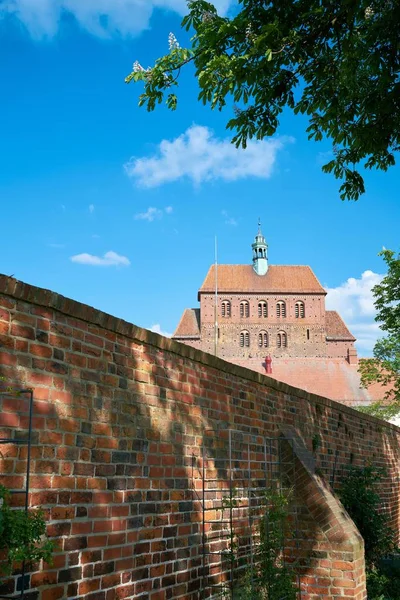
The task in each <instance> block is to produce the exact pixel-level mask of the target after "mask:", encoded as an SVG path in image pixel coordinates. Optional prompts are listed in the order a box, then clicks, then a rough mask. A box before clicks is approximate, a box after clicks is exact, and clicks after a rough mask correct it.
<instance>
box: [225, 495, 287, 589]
mask: <svg viewBox="0 0 400 600" xmlns="http://www.w3.org/2000/svg"><path fill="white" fill-rule="evenodd" d="M235 493H236V490H235ZM289 501H290V492H288V493H283V492H280V491H276V490H268V491H264V493H263V498H262V515H261V519H260V522H259V525H258V527H257V536H256V538H257V542H256V543H255V544H254V550H253V561H252V565H251V564H246V565H244V568H243V570H241V572H242V573H244V575H242V576H240V577H239V580H238V581H235V582H234V586H233V594H232V595H231V596H230V597H232V598H234V600H282V598H284V599H285V600H296V598H297V594H298V587H297V585H296V584H295V582H294V578H293V575H294V569H293V568H292V567H293V565H291V567H290V568H289V567H288V565H287V564H286V563H285V560H284V546H285V540H287V539H288V537H290V536H291V531H290V524H289V514H288V505H289ZM222 504H223V508H224V509H227V508H228V509H234V508H236V507H238V506H239V504H238V502H237V499H236V497H235V494H234V495H232V497H229V498H226V499H223V502H222ZM231 544H232V547H231V548H230V549H229V551H228V554H229V556H230V557H232V558H233V559H235V558H236V555H237V554H239V553H240V540H238V539H237V538H236V537H235V536H234V534H233V532H232V536H231ZM249 558H250V557H248V559H249ZM224 597H225V598H226V595H224Z"/></svg>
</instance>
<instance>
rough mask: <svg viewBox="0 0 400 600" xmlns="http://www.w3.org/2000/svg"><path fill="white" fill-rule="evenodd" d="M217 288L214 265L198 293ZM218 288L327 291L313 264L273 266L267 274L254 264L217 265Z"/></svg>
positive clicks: (248, 290) (233, 290)
mask: <svg viewBox="0 0 400 600" xmlns="http://www.w3.org/2000/svg"><path fill="white" fill-rule="evenodd" d="M214 290H215V265H212V266H211V267H210V269H209V271H208V273H207V275H206V278H205V280H204V281H203V285H202V286H201V288H200V290H199V295H200V294H201V293H203V292H213V291H214ZM218 291H219V292H225V293H227V292H246V293H248V292H256V293H257V292H258V293H276V292H277V293H282V294H283V293H285V292H286V293H292V294H296V293H297V294H300V293H309V294H326V291H325V290H324V288H323V287H322V285H321V284H320V282H319V281H318V279H317V278H316V276H315V275H314V273H313V271H312V270H311V269H310V267H307V266H286V265H271V266H270V267H269V268H268V271H267V273H266V275H261V276H260V275H257V273H255V272H254V269H253V267H252V266H251V265H218Z"/></svg>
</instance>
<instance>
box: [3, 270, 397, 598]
mask: <svg viewBox="0 0 400 600" xmlns="http://www.w3.org/2000/svg"><path fill="white" fill-rule="evenodd" d="M0 344H1V346H0V366H1V371H0V372H1V374H2V375H3V376H4V377H5V378H6V381H7V383H11V382H13V383H14V384H16V385H23V386H31V387H32V388H33V389H34V397H35V404H34V447H33V454H32V457H33V462H32V478H31V491H32V493H31V505H32V506H38V505H40V506H43V507H44V509H45V510H46V512H47V515H48V518H49V534H50V535H51V536H52V537H53V538H54V539H55V540H56V542H57V545H58V548H57V552H56V553H55V563H54V566H53V567H52V568H48V567H45V569H44V571H42V570H36V571H34V572H33V573H32V575H31V577H30V581H29V583H30V586H31V587H32V589H33V591H32V593H31V595H30V596H29V600H35V599H36V598H40V600H57V599H58V598H85V599H86V600H114V599H117V598H132V599H133V598H140V599H142V600H144V598H150V599H151V600H166V599H170V598H171V599H175V598H180V599H182V598H186V599H193V600H194V599H195V598H200V597H204V596H202V595H201V593H200V592H198V590H199V586H200V585H201V519H202V511H201V501H200V500H199V494H200V490H201V487H202V485H201V448H202V440H203V434H204V431H205V429H211V430H215V432H216V434H215V436H216V438H218V436H219V433H218V432H220V431H226V430H227V429H229V428H232V429H236V430H241V431H243V432H246V433H250V434H252V435H254V436H268V437H269V436H270V437H274V436H277V435H280V434H282V433H284V434H285V435H286V436H287V435H288V433H287V432H288V431H289V430H288V428H290V431H295V432H296V436H298V437H299V439H300V440H301V443H302V444H303V446H304V448H308V450H307V451H306V450H304V453H303V458H302V459H301V460H303V463H302V464H303V465H305V464H306V462H307V460H308V458H307V456H309V454H310V452H311V451H312V444H313V442H312V440H313V439H314V440H315V439H318V440H319V448H318V451H317V456H316V467H317V468H318V469H319V471H318V473H320V474H321V475H323V476H324V478H323V479H320V477H317V475H316V474H315V466H314V467H313V468H309V467H307V468H306V467H304V468H305V471H306V472H305V474H304V477H300V475H301V469H300V471H299V472H300V475H299V480H298V482H297V483H296V485H297V492H298V493H297V496H298V498H299V499H301V501H302V503H303V505H302V509H301V511H300V513H299V514H301V522H300V530H301V531H302V532H306V533H307V536H308V542H310V540H311V544H310V543H309V544H308V555H307V557H303V563H302V565H303V566H302V569H303V571H302V582H303V588H304V595H303V596H302V598H303V599H304V600H307V599H311V598H342V597H344V596H348V597H353V598H357V599H358V600H360V599H361V598H364V597H365V585H364V578H363V569H362V548H361V549H360V541H359V539H358V538H357V533H356V532H355V530H354V526H353V525H352V524H351V522H350V521H348V520H346V519H344V517H343V515H342V516H341V510H340V507H339V505H338V504H337V503H336V501H335V500H334V498H333V496H332V497H330V500H329V502H328V500H327V497H328V496H327V493H326V491H325V492H324V491H323V490H322V488H323V486H325V488H326V490H327V489H328V487H327V486H328V483H329V481H331V480H332V482H333V483H334V484H336V483H337V482H338V481H339V480H340V478H341V476H342V474H343V472H344V469H345V466H346V465H348V464H350V463H352V464H359V465H361V464H364V463H365V461H366V460H370V459H371V460H374V461H375V462H376V463H377V464H379V465H382V466H386V467H387V469H388V472H389V477H388V479H387V481H386V482H385V487H384V490H383V494H384V498H385V503H386V508H387V509H388V510H390V511H391V514H392V518H393V523H395V524H396V525H397V523H398V519H399V506H398V495H399V484H398V475H399V472H398V470H399V464H400V463H399V458H400V456H399V455H400V451H399V439H400V438H399V432H400V430H399V429H397V428H396V427H394V426H390V425H384V424H383V423H381V422H380V421H378V420H376V419H373V418H371V417H367V416H362V415H360V414H359V413H357V412H355V411H353V410H351V409H350V408H347V407H344V406H342V405H340V404H337V403H335V402H332V401H329V400H325V399H323V398H319V397H317V396H313V395H310V394H307V393H306V392H303V391H301V390H297V389H296V388H292V387H289V386H287V385H285V384H282V383H279V382H277V381H275V380H273V379H270V378H267V377H265V376H263V375H261V374H258V373H256V372H253V371H249V370H246V369H244V368H241V367H239V366H234V365H232V364H229V363H225V362H224V361H223V360H221V359H217V358H215V357H213V356H210V355H207V354H204V353H202V352H200V351H198V350H195V349H193V348H190V347H188V346H184V345H181V344H178V343H176V342H173V341H171V340H167V339H166V338H162V337H160V336H158V335H156V334H154V333H151V332H149V331H146V330H143V329H140V328H137V327H135V326H133V325H130V324H128V323H125V322H123V321H121V320H118V319H116V318H114V317H111V316H109V315H106V314H104V313H101V312H99V311H96V310H95V309H92V308H90V307H87V306H84V305H81V304H79V303H77V302H74V301H72V300H68V299H65V298H63V297H61V296H58V295H56V294H53V293H52V292H48V291H45V290H40V289H38V288H33V287H31V286H28V285H25V284H23V283H21V282H17V281H15V280H13V279H8V278H6V277H3V276H0ZM26 411H27V406H26V403H24V402H23V401H20V402H18V403H17V404H16V405H13V404H12V403H11V401H10V400H8V399H7V398H5V397H3V398H2V406H1V413H0V435H9V434H10V431H12V430H13V429H15V428H17V429H24V428H26V423H27V412H26ZM10 428H11V429H10ZM299 443H300V442H299ZM2 451H3V458H2V459H1V460H0V467H1V473H2V474H3V475H2V477H1V478H0V482H1V483H3V484H5V485H7V486H9V487H19V486H21V485H22V484H23V474H22V471H23V466H24V463H23V458H24V455H23V449H21V450H19V451H18V449H17V450H16V449H15V446H12V445H10V446H7V447H5V448H3V449H2ZM18 452H19V453H18ZM307 452H308V454H307ZM300 454H301V453H300ZM306 455H307V456H306ZM306 459H307V460H306ZM297 460H300V459H297ZM301 460H300V462H301ZM300 467H301V464H300ZM324 479H325V483H324ZM299 486H300V487H299ZM298 501H300V500H298ZM318 506H320V508H321V510H322V508H323V511H322V512H320V513H318V510H317V507H318ZM313 510H314V511H316V512H317V513H318V519H317V518H316V515H315V514H313V513H312V511H313ZM302 528H303V529H302ZM360 561H361V562H360ZM360 565H361V566H360ZM6 585H10V586H11V587H10V589H11V588H12V586H13V585H14V583H13V581H10V582H9V584H6ZM12 589H13V588H12ZM35 590H36V591H35ZM321 590H322V591H321Z"/></svg>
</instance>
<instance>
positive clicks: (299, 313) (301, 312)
mask: <svg viewBox="0 0 400 600" xmlns="http://www.w3.org/2000/svg"><path fill="white" fill-rule="evenodd" d="M294 314H295V317H296V319H304V317H305V315H306V311H305V308H304V302H302V301H301V300H299V301H298V302H296V304H295V305H294Z"/></svg>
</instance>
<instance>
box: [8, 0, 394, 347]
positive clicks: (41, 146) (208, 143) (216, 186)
mask: <svg viewBox="0 0 400 600" xmlns="http://www.w3.org/2000/svg"><path fill="white" fill-rule="evenodd" d="M228 5H229V0H219V8H220V9H221V10H222V11H224V10H226V9H227V8H228ZM184 9H185V2H184V1H183V0H153V1H151V0H148V2H146V3H143V2H141V1H140V0H118V1H117V0H85V2H83V1H82V0H40V1H39V0H0V45H1V46H0V51H1V54H0V56H1V60H0V80H1V82H2V93H1V95H0V119H1V130H0V201H1V216H2V224H3V227H2V236H1V246H2V248H1V266H0V271H1V272H2V273H5V274H7V275H10V274H14V275H15V277H17V278H18V279H21V280H23V281H26V282H28V283H31V284H34V285H38V286H41V287H46V288H50V289H52V290H54V291H57V292H59V293H62V294H64V295H66V296H69V297H72V298H74V299H76V300H79V301H82V302H85V303H88V304H90V305H93V306H95V307H97V308H100V309H102V310H105V311H107V312H110V313H111V314H114V315H116V316H119V317H122V318H124V319H127V320H128V321H131V322H133V323H135V324H137V325H141V326H143V327H147V328H151V327H154V326H156V327H155V328H156V329H157V328H158V329H160V330H161V331H163V332H167V333H168V332H173V330H174V328H175V327H176V325H177V323H178V320H179V318H180V315H181V313H182V311H183V309H184V308H185V307H188V306H197V297H196V292H197V289H198V287H199V286H200V284H201V282H202V280H203V278H204V276H205V274H206V272H207V269H208V267H209V265H210V263H211V262H212V261H213V253H214V236H215V235H217V236H218V246H219V259H220V261H221V262H226V263H247V262H250V260H251V248H250V245H251V243H252V240H253V237H254V235H255V233H256V229H257V219H258V217H259V216H260V217H261V220H262V224H263V232H264V234H265V236H266V238H267V241H268V244H269V256H270V262H271V263H272V264H308V265H310V266H311V267H312V268H313V270H314V271H315V273H316V275H317V277H318V278H319V280H320V281H321V283H322V284H323V285H324V286H326V287H327V288H329V290H330V291H329V295H328V303H329V307H330V308H337V309H338V310H340V312H341V314H342V316H343V317H344V318H345V320H346V321H347V323H348V324H349V326H350V327H351V328H352V331H353V332H354V334H355V335H356V336H357V337H358V338H359V339H360V341H359V352H360V354H361V355H368V354H369V353H370V351H371V348H372V346H373V342H374V340H375V338H376V336H377V334H378V331H377V327H376V325H375V324H374V323H373V317H374V311H373V304H372V297H371V293H370V289H371V285H373V284H374V283H376V282H377V281H378V280H379V274H381V273H383V271H384V266H383V263H382V261H381V259H380V258H379V257H377V253H378V252H379V250H380V249H381V248H382V246H386V247H387V248H393V249H398V245H399V244H398V228H399V222H400V204H399V202H398V186H399V172H398V168H397V167H395V168H394V169H392V170H391V171H390V172H388V173H386V174H385V173H367V174H366V184H367V194H365V196H363V197H362V199H361V200H360V201H359V202H357V203H351V202H342V201H341V200H340V199H339V195H338V188H339V183H338V182H337V181H336V180H335V179H334V178H333V177H332V176H330V175H324V174H323V173H322V172H321V164H323V161H324V158H325V157H326V156H327V154H326V153H329V150H330V146H329V143H318V144H317V143H312V142H309V141H307V138H306V135H305V127H306V120H305V119H303V118H302V117H294V116H293V115H292V114H290V113H287V114H285V115H284V116H283V118H282V120H281V125H280V128H279V132H278V135H277V136H276V138H274V139H273V140H268V141H265V142H263V143H261V144H252V145H250V147H249V149H248V150H247V151H246V152H243V151H235V150H234V149H233V147H232V146H231V145H230V144H229V133H227V132H226V131H225V123H226V121H227V120H228V119H229V118H230V116H231V111H232V107H231V106H228V107H227V109H226V111H225V112H223V113H218V112H211V111H210V109H209V108H207V107H203V106H202V105H200V104H199V103H198V102H197V85H196V82H195V80H194V78H193V77H192V72H191V71H190V70H189V71H188V72H187V73H184V74H183V76H182V79H181V86H180V91H179V99H180V103H179V108H178V110H177V111H176V112H175V113H171V112H169V111H168V110H167V109H166V108H164V107H160V109H158V110H156V111H155V112H154V113H150V114H149V113H147V112H146V111H145V110H144V109H139V108H138V106H137V99H138V95H139V93H140V88H139V86H134V85H130V86H127V85H126V84H125V83H124V77H125V76H126V75H127V74H128V73H129V72H130V71H131V68H132V63H133V62H134V61H135V60H139V61H140V63H141V64H143V66H145V67H147V66H149V65H151V64H152V62H153V61H154V59H155V58H157V56H159V55H161V54H163V53H165V52H166V51H168V34H169V32H170V31H173V32H174V33H175V34H176V36H177V37H178V40H179V41H180V42H181V44H184V43H185V35H184V34H183V33H181V31H180V21H181V17H182V14H183V12H184Z"/></svg>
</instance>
